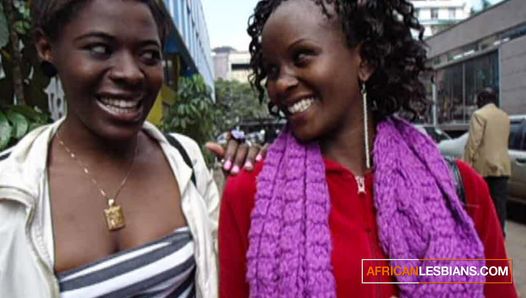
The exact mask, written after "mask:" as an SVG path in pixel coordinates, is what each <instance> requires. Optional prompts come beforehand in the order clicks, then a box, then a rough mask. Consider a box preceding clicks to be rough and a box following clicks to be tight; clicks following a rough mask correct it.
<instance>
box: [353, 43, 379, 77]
mask: <svg viewBox="0 0 526 298" xmlns="http://www.w3.org/2000/svg"><path fill="white" fill-rule="evenodd" d="M356 53H357V54H358V55H359V61H360V62H359V65H358V78H359V79H360V81H362V82H367V80H369V78H370V77H371V75H372V74H373V73H374V70H375V67H373V66H372V65H371V64H370V63H369V62H368V61H367V60H365V59H364V58H363V55H362V44H361V43H360V44H359V45H358V46H356Z"/></svg>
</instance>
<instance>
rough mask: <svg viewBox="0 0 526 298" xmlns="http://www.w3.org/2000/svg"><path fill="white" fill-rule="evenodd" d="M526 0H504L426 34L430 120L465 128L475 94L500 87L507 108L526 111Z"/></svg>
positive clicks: (474, 107) (453, 128)
mask: <svg viewBox="0 0 526 298" xmlns="http://www.w3.org/2000/svg"><path fill="white" fill-rule="evenodd" d="M525 16H526V1H524V0H506V1H503V2H501V3H500V4H497V5H495V6H493V7H491V8H490V9H487V10H485V11H483V12H481V13H479V14H477V15H475V16H473V17H471V18H469V19H466V20H465V21H463V22H460V23H459V24H457V25H455V26H453V27H451V28H449V29H447V30H445V31H442V32H440V33H438V34H436V35H433V36H432V37H430V38H428V39H427V40H426V42H427V44H428V45H429V53H428V54H429V55H428V56H429V63H430V66H431V67H432V68H433V84H430V85H429V88H428V93H429V97H430V98H432V100H433V109H432V111H431V112H430V116H429V119H430V122H431V121H432V122H433V123H435V124H438V125H440V126H441V127H443V128H444V129H446V130H459V131H460V130H466V129H467V127H468V122H469V119H470V117H471V114H472V113H473V111H474V110H476V108H477V107H476V104H475V95H476V94H477V92H478V91H480V90H481V89H482V88H485V87H491V88H493V89H495V90H497V91H498V94H499V104H500V106H501V107H502V109H504V110H505V111H506V112H508V113H509V114H511V115H513V114H526V17H525Z"/></svg>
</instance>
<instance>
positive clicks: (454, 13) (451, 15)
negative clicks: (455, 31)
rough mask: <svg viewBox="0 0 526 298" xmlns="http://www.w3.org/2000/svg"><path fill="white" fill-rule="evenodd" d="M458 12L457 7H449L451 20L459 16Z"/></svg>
mask: <svg viewBox="0 0 526 298" xmlns="http://www.w3.org/2000/svg"><path fill="white" fill-rule="evenodd" d="M456 12H457V10H456V9H455V8H450V9H449V19H450V20H456V18H457V14H456Z"/></svg>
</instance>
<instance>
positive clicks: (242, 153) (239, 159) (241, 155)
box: [230, 143, 248, 175]
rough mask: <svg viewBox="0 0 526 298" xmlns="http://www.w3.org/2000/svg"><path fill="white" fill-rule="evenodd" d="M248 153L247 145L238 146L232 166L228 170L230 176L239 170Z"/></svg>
mask: <svg viewBox="0 0 526 298" xmlns="http://www.w3.org/2000/svg"><path fill="white" fill-rule="evenodd" d="M247 153H248V145H247V144H246V143H243V144H240V145H239V146H238V147H237V151H236V153H235V156H234V165H233V166H232V169H231V170H230V174H231V175H236V174H237V173H239V171H240V170H241V167H242V166H243V165H244V163H245V159H246V158H247Z"/></svg>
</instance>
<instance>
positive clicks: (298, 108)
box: [288, 97, 315, 114]
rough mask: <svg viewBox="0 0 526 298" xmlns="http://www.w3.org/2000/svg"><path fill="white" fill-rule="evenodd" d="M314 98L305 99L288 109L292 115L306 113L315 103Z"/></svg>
mask: <svg viewBox="0 0 526 298" xmlns="http://www.w3.org/2000/svg"><path fill="white" fill-rule="evenodd" d="M314 100H315V99H314V98H312V97H311V98H304V99H302V100H300V101H298V102H297V103H295V104H293V105H292V106H290V107H288V111H289V113H291V114H296V113H301V112H305V111H306V110H307V109H308V108H309V107H310V106H311V105H312V104H313V103H314Z"/></svg>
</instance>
